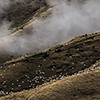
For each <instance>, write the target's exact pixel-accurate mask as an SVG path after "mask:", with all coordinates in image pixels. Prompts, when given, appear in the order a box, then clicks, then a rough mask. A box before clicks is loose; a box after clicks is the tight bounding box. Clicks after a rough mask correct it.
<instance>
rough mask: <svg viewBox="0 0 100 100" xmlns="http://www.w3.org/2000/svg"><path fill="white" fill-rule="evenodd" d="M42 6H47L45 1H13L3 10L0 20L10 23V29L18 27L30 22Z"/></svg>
mask: <svg viewBox="0 0 100 100" xmlns="http://www.w3.org/2000/svg"><path fill="white" fill-rule="evenodd" d="M44 6H47V3H46V2H45V0H24V2H23V1H21V2H20V1H16V0H14V1H13V2H11V4H10V5H9V6H7V7H6V8H4V12H3V13H2V14H1V18H2V19H4V18H6V19H7V20H8V21H10V22H12V25H11V28H15V27H19V26H21V25H23V24H24V23H26V22H28V21H29V20H31V19H32V18H33V16H34V15H35V13H36V12H37V11H38V10H39V9H41V8H42V7H44ZM44 10H46V9H44Z"/></svg>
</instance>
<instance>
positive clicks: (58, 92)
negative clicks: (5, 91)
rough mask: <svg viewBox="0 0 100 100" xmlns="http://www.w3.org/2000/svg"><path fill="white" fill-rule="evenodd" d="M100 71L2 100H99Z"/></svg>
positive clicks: (90, 72) (0, 99)
mask: <svg viewBox="0 0 100 100" xmlns="http://www.w3.org/2000/svg"><path fill="white" fill-rule="evenodd" d="M99 77H100V69H98V68H97V69H95V70H92V71H89V72H84V73H81V74H78V75H73V76H71V77H67V78H64V79H61V80H58V81H56V82H50V83H48V84H44V85H42V86H41V87H38V88H36V89H31V90H29V91H22V92H18V93H14V94H11V95H8V96H5V97H1V98H0V100H15V99H18V100H99V99H100V84H99V83H100V78H99Z"/></svg>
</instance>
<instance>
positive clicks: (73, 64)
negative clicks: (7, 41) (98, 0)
mask: <svg viewBox="0 0 100 100" xmlns="http://www.w3.org/2000/svg"><path fill="white" fill-rule="evenodd" d="M24 3H25V4H23V3H21V4H20V3H16V1H13V2H12V3H11V6H10V8H9V7H8V9H5V12H6V13H3V14H2V17H1V18H2V19H5V18H6V19H7V20H8V21H11V22H12V24H11V26H10V28H11V29H12V34H11V35H10V37H13V36H15V35H18V36H20V34H17V33H18V31H19V30H24V29H25V28H26V27H28V25H29V24H30V23H31V21H34V18H43V17H44V16H45V15H48V14H50V10H51V9H52V7H50V6H49V5H47V4H46V2H45V1H44V0H28V1H27V0H26V2H24ZM16 5H17V6H16ZM37 5H38V6H37ZM13 7H16V9H13ZM11 9H12V10H11ZM19 9H20V10H19ZM26 11H27V12H26ZM46 11H47V12H46ZM18 14H21V16H17V15H18ZM99 44H100V32H95V33H91V34H88V35H87V34H85V35H82V36H78V37H75V38H73V39H71V40H69V41H67V42H66V43H63V44H60V45H56V46H53V47H51V48H49V49H47V50H45V51H42V52H39V53H35V54H31V55H25V56H24V57H18V56H16V57H15V58H17V57H18V58H17V59H12V55H11V54H7V53H6V54H5V52H3V53H4V54H3V53H2V55H1V56H0V58H1V61H0V64H1V65H0V100H99V99H100V95H99V94H100V91H99V90H100V84H99V83H100V79H99V77H100V74H99V73H100V69H99V66H100V55H99V54H100V45H99ZM11 59H12V60H11ZM97 67H98V68H97ZM13 93H14V94H13ZM6 95H7V96H6Z"/></svg>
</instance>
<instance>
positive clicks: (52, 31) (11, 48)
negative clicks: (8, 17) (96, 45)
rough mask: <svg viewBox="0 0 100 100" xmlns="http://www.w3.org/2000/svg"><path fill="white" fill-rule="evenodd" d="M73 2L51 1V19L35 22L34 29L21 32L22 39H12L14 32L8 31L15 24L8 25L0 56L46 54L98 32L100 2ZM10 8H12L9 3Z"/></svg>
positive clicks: (0, 28) (0, 29) (2, 28)
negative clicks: (48, 51) (52, 48)
mask: <svg viewBox="0 0 100 100" xmlns="http://www.w3.org/2000/svg"><path fill="white" fill-rule="evenodd" d="M1 1H3V0H1ZM72 1H73V2H71V3H68V2H65V0H47V3H48V4H49V5H50V6H51V7H52V10H51V15H48V16H44V17H45V18H44V19H37V20H36V21H34V22H32V25H31V26H30V27H28V28H26V29H25V30H23V31H22V30H21V32H20V34H24V35H21V36H20V37H19V36H16V35H15V36H14V35H12V36H10V37H9V34H11V31H10V30H8V29H9V25H10V24H11V23H8V22H7V21H4V22H3V24H2V25H1V26H0V37H1V41H0V52H1V53H3V52H4V54H6V53H7V54H10V55H17V57H18V56H19V55H25V54H30V53H34V52H39V51H43V50H45V49H47V48H49V47H51V46H54V45H57V44H61V43H64V42H66V41H68V40H69V39H71V38H74V37H76V36H79V35H82V34H88V33H93V32H95V31H98V30H99V29H100V23H99V22H100V0H95V1H94V0H86V1H85V2H83V3H79V2H78V0H72ZM0 4H1V3H0ZM7 4H8V5H9V2H8V3H6V5H7ZM0 6H1V5H0ZM2 8H3V7H2ZM0 11H3V10H0Z"/></svg>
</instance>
